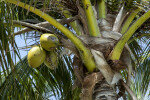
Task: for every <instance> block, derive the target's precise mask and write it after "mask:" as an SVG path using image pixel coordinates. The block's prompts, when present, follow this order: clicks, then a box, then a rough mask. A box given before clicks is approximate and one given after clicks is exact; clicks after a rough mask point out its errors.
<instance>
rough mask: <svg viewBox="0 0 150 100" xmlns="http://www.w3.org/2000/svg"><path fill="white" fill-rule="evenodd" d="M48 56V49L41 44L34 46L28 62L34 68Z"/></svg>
mask: <svg viewBox="0 0 150 100" xmlns="http://www.w3.org/2000/svg"><path fill="white" fill-rule="evenodd" d="M45 58H46V51H45V50H44V49H43V48H41V47H40V46H34V47H32V48H31V49H30V51H29V53H28V64H29V66H31V67H33V68H37V67H39V66H40V65H41V64H42V63H43V62H44V60H45Z"/></svg>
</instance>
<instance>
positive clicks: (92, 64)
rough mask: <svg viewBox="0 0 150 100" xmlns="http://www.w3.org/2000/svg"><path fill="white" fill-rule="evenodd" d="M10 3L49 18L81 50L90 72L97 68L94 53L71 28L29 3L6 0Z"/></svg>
mask: <svg viewBox="0 0 150 100" xmlns="http://www.w3.org/2000/svg"><path fill="white" fill-rule="evenodd" d="M5 1H7V2H9V3H12V4H15V5H18V6H20V7H22V8H25V9H27V10H29V11H31V12H33V13H34V14H36V15H38V16H40V17H42V18H43V19H45V20H47V21H48V22H49V23H51V24H52V25H53V26H55V27H56V28H57V29H59V30H60V31H61V32H62V33H64V34H65V35H66V36H67V37H68V38H69V39H70V40H71V41H72V42H73V43H74V45H75V46H76V48H77V49H78V50H79V52H80V56H81V58H82V60H83V63H84V64H85V66H86V67H87V69H88V71H89V72H92V71H93V70H94V69H95V68H96V65H95V62H94V60H93V58H92V54H91V52H90V50H89V49H87V48H86V47H85V46H84V45H83V43H82V42H81V40H80V39H79V38H77V37H76V36H75V35H74V34H73V33H72V32H71V31H70V30H68V29H67V28H66V27H64V26H63V25H61V24H60V23H59V22H57V21H56V20H55V19H53V18H52V17H51V16H49V15H48V14H46V13H44V12H42V11H40V10H39V9H36V8H34V7H32V6H30V5H28V4H24V3H22V2H20V1H16V0H5Z"/></svg>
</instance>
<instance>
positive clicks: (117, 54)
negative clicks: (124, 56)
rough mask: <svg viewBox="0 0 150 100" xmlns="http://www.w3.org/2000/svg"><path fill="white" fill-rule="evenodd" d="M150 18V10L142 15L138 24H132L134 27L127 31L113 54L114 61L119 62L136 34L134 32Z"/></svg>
mask: <svg viewBox="0 0 150 100" xmlns="http://www.w3.org/2000/svg"><path fill="white" fill-rule="evenodd" d="M148 18H150V10H148V11H147V12H146V13H145V14H144V15H142V16H141V17H140V18H139V19H137V21H136V22H134V23H133V24H132V26H131V27H130V28H129V29H128V30H127V32H126V33H125V34H124V35H123V36H122V37H121V39H120V40H119V42H118V43H117V45H116V46H115V48H114V50H113V51H112V54H111V57H110V58H111V59H112V60H119V59H120V55H121V53H122V50H123V48H124V46H125V44H126V43H127V41H128V40H129V39H130V37H131V36H132V35H133V34H134V32H135V31H136V30H137V29H138V28H139V27H140V26H141V25H142V24H143V23H144V22H145V21H146V20H147V19H148Z"/></svg>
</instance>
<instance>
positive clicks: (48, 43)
mask: <svg viewBox="0 0 150 100" xmlns="http://www.w3.org/2000/svg"><path fill="white" fill-rule="evenodd" d="M58 45H59V40H58V38H57V36H56V35H54V34H50V33H45V34H42V35H41V37H40V46H34V47H32V48H31V49H30V51H29V52H28V64H29V66H30V67H33V68H37V67H39V66H40V65H41V64H42V63H43V62H44V64H45V65H46V66H47V67H48V68H50V69H52V70H54V69H55V68H56V67H57V53H56V52H55V49H56V48H57V46H58Z"/></svg>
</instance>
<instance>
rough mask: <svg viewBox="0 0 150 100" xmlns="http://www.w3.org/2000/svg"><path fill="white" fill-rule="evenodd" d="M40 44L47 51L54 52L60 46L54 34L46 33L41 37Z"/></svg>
mask: <svg viewBox="0 0 150 100" xmlns="http://www.w3.org/2000/svg"><path fill="white" fill-rule="evenodd" d="M40 44H41V46H42V48H44V49H45V50H47V51H53V50H55V48H56V47H57V46H58V44H59V40H58V38H57V36H55V35H54V34H48V33H45V34H42V35H41V37H40Z"/></svg>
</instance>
